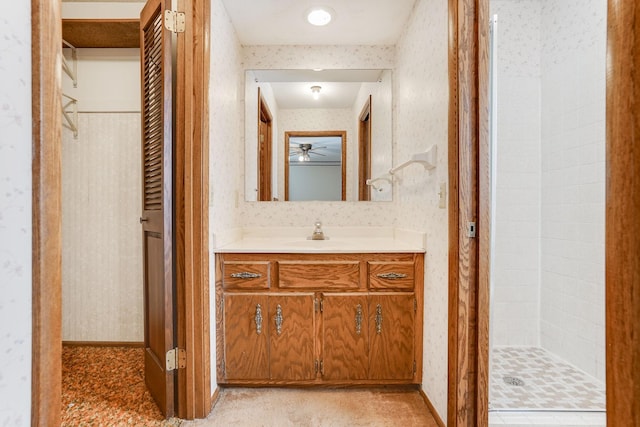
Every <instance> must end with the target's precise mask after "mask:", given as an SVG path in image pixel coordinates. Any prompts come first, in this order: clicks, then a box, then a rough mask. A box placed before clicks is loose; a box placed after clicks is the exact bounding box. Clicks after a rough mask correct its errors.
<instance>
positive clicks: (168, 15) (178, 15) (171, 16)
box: [164, 9, 186, 33]
mask: <svg viewBox="0 0 640 427" xmlns="http://www.w3.org/2000/svg"><path fill="white" fill-rule="evenodd" d="M164 27H165V28H166V29H167V30H169V31H171V32H173V33H184V30H185V27H186V17H185V14H184V12H178V11H176V10H169V9H167V10H165V11H164Z"/></svg>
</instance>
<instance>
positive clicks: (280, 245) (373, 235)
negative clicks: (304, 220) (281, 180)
mask: <svg viewBox="0 0 640 427" xmlns="http://www.w3.org/2000/svg"><path fill="white" fill-rule="evenodd" d="M312 231H313V227H306V228H300V227H286V228H284V227H283V228H279V227H273V228H271V227H269V228H267V227H264V228H243V229H235V230H231V231H229V232H224V233H216V234H214V236H213V242H214V252H219V253H234V252H235V253H252V252H259V253H383V252H387V253H389V252H392V253H402V252H425V249H426V242H425V233H422V232H417V231H413V230H406V229H398V228H393V227H323V232H324V234H325V236H326V237H328V238H329V239H328V240H310V239H307V237H310V236H311V233H312Z"/></svg>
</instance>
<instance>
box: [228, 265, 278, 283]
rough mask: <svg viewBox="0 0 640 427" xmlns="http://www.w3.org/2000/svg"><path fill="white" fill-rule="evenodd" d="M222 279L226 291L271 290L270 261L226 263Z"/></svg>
mask: <svg viewBox="0 0 640 427" xmlns="http://www.w3.org/2000/svg"><path fill="white" fill-rule="evenodd" d="M222 277H223V279H222V283H223V287H224V288H225V289H269V286H270V285H271V263H270V262H269V261H251V262H242V261H224V263H223V264H222Z"/></svg>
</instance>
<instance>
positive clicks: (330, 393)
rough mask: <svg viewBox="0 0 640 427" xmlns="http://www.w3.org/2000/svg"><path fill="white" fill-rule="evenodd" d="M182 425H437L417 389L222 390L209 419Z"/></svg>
mask: <svg viewBox="0 0 640 427" xmlns="http://www.w3.org/2000/svg"><path fill="white" fill-rule="evenodd" d="M181 426H184V427H186V426H212V427H213V426H221V427H222V426H224V427H227V426H246V427H259V426H260V427H271V426H273V427H289V426H295V427H345V426H349V427H351V426H353V427H359V426H363V427H364V426H366V427H374V426H375V427H387V426H389V427H395V426H400V427H413V426H416V427H417V426H420V427H432V426H433V427H436V426H437V424H436V422H435V420H434V418H433V416H432V415H431V413H430V412H429V409H428V408H427V406H426V405H425V403H424V401H423V400H422V397H421V396H420V394H419V393H418V392H417V391H404V390H360V389H355V390H353V389H349V390H342V389H340V390H335V389H332V390H326V389H279V388H268V389H260V388H256V389H249V388H226V389H222V391H221V393H220V397H219V399H218V402H217V403H216V405H215V407H214V408H213V411H212V412H211V414H210V415H209V417H207V419H206V420H196V421H184V422H182V424H181Z"/></svg>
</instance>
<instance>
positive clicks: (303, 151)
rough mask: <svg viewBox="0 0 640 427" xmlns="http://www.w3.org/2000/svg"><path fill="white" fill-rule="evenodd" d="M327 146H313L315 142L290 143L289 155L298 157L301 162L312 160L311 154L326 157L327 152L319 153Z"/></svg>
mask: <svg viewBox="0 0 640 427" xmlns="http://www.w3.org/2000/svg"><path fill="white" fill-rule="evenodd" d="M323 148H327V147H313V144H289V157H297V158H298V161H299V162H310V161H311V155H314V156H322V157H325V156H326V155H325V154H321V153H317V152H316V150H321V149H323Z"/></svg>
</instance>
